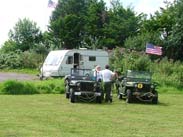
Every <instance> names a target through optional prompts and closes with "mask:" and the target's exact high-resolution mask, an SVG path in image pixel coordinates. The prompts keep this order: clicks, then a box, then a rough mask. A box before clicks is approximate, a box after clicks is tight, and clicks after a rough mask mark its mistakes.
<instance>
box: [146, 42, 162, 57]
mask: <svg viewBox="0 0 183 137" xmlns="http://www.w3.org/2000/svg"><path fill="white" fill-rule="evenodd" d="M146 53H148V54H155V55H159V56H161V55H162V47H160V46H155V45H153V44H150V43H147V45H146Z"/></svg>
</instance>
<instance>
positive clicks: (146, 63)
mask: <svg viewBox="0 0 183 137" xmlns="http://www.w3.org/2000/svg"><path fill="white" fill-rule="evenodd" d="M110 64H111V65H112V66H113V68H114V69H117V70H119V71H120V72H121V73H124V72H125V71H126V70H128V69H131V70H141V71H146V70H149V71H150V64H151V60H150V58H149V57H148V56H147V55H145V54H144V53H139V52H136V51H133V50H128V51H120V48H117V49H115V50H114V53H113V55H112V57H111V58H110Z"/></svg>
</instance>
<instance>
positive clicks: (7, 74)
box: [0, 72, 38, 82]
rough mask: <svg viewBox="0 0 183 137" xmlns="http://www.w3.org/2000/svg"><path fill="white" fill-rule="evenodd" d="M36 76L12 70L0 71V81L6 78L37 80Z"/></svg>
mask: <svg viewBox="0 0 183 137" xmlns="http://www.w3.org/2000/svg"><path fill="white" fill-rule="evenodd" d="M37 79H38V76H36V75H31V74H20V73H13V72H0V82H2V81H6V80H37Z"/></svg>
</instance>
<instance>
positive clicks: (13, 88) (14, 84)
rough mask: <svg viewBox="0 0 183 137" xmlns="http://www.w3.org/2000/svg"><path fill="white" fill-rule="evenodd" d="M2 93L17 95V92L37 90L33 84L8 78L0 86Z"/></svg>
mask: <svg viewBox="0 0 183 137" xmlns="http://www.w3.org/2000/svg"><path fill="white" fill-rule="evenodd" d="M2 93H4V94H12V95H19V94H35V93H38V91H37V89H36V88H35V87H34V86H33V85H31V84H29V83H23V82H19V81H15V80H9V81H6V82H5V83H4V85H3V87H2Z"/></svg>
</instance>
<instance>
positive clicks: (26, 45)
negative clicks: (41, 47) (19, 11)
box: [9, 18, 41, 51]
mask: <svg viewBox="0 0 183 137" xmlns="http://www.w3.org/2000/svg"><path fill="white" fill-rule="evenodd" d="M9 37H10V40H12V41H14V42H15V43H16V48H17V49H20V50H21V51H27V50H29V49H32V48H33V47H34V45H35V44H36V43H39V42H40V41H41V31H40V29H39V28H38V27H37V24H36V23H35V22H33V21H30V20H29V19H26V18H24V19H23V20H21V19H19V21H18V22H17V23H16V24H15V27H14V29H13V30H10V32H9Z"/></svg>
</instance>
